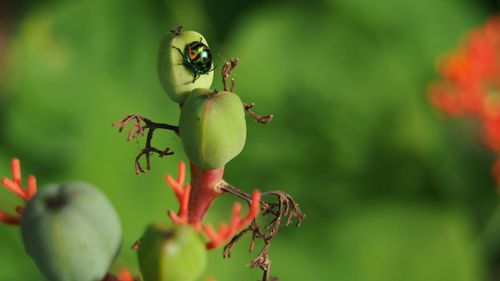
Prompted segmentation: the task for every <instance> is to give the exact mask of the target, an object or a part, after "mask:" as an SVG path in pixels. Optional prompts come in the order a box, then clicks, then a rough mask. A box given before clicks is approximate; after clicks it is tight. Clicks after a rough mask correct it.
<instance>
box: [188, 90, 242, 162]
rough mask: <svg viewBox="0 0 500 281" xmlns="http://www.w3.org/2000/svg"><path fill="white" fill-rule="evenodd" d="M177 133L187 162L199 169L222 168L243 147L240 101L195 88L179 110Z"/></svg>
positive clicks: (237, 98)
mask: <svg viewBox="0 0 500 281" xmlns="http://www.w3.org/2000/svg"><path fill="white" fill-rule="evenodd" d="M179 130H180V135H181V139H182V144H183V145H184V150H185V151H186V154H187V156H188V157H189V160H191V161H192V162H193V163H195V164H196V165H197V166H199V167H200V168H203V169H215V168H219V167H222V166H224V165H225V164H226V163H227V162H229V161H231V159H233V158H234V157H236V156H238V154H239V153H240V152H241V150H242V149H243V147H244V146H245V140H246V134H247V129H246V121H245V112H244V110H243V106H242V103H241V99H240V98H239V97H238V96H237V95H236V94H234V93H230V92H217V93H215V92H212V91H211V90H208V89H196V90H194V91H193V92H192V94H191V95H189V96H188V97H187V99H186V101H185V103H184V106H183V107H182V110H181V117H180V120H179Z"/></svg>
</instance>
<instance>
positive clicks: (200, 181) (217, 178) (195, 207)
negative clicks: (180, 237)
mask: <svg viewBox="0 0 500 281" xmlns="http://www.w3.org/2000/svg"><path fill="white" fill-rule="evenodd" d="M190 168H191V196H190V198H189V204H188V206H189V207H188V209H189V212H188V223H189V224H193V225H199V224H200V223H201V221H202V220H203V217H204V216H205V214H206V212H207V210H208V208H210V205H212V203H213V201H214V200H215V198H217V196H219V195H221V194H222V192H221V191H220V190H218V189H217V186H218V184H220V183H221V182H222V181H223V179H222V177H223V176H224V167H220V168H217V169H202V168H200V167H198V166H196V165H195V164H194V163H193V162H191V163H190Z"/></svg>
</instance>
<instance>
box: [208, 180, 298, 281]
mask: <svg viewBox="0 0 500 281" xmlns="http://www.w3.org/2000/svg"><path fill="white" fill-rule="evenodd" d="M218 188H219V189H220V190H221V191H223V192H226V193H230V194H233V195H235V196H237V197H238V198H240V199H242V200H244V201H246V202H247V204H249V205H250V204H251V203H252V197H251V195H250V194H248V193H246V192H243V191H241V190H240V189H238V188H236V187H234V186H231V185H229V184H227V183H226V182H223V183H221V185H219V186H218ZM265 196H272V197H275V198H276V199H277V202H276V201H275V202H266V201H265V200H261V201H260V209H261V211H262V216H267V215H272V216H274V218H273V219H272V221H271V222H270V223H269V224H267V225H266V226H265V227H261V226H259V224H258V223H257V221H256V220H255V219H254V220H253V221H252V223H251V224H250V225H249V226H248V227H247V228H245V229H243V230H242V231H241V232H240V233H238V234H236V235H235V236H234V237H233V238H232V239H231V241H229V243H228V244H227V245H226V246H225V247H224V251H223V257H224V258H228V257H231V252H232V249H233V247H234V245H235V244H236V243H237V242H238V241H239V240H240V239H241V238H242V237H243V236H244V235H245V234H246V233H248V232H251V233H252V242H251V244H250V249H249V250H250V252H253V250H254V246H255V240H256V239H262V240H263V242H264V246H263V247H262V249H261V250H260V252H259V254H258V255H257V257H255V258H254V259H253V260H252V262H251V263H250V266H251V267H252V268H255V267H258V268H260V269H261V270H262V271H263V276H262V281H270V280H277V279H276V278H273V277H270V275H269V274H270V270H271V260H270V259H269V247H270V245H271V240H272V239H273V238H274V236H276V234H277V233H278V231H279V228H280V225H281V222H282V219H283V218H285V217H286V219H287V220H286V225H289V224H290V223H291V222H292V219H293V218H295V220H296V226H297V227H298V226H300V224H301V223H302V221H303V220H304V218H305V215H304V214H303V213H302V211H301V210H300V208H299V204H298V203H296V202H295V200H294V199H293V198H292V197H291V196H290V195H289V194H287V193H285V192H283V191H268V192H263V193H262V197H263V198H264V197H265Z"/></svg>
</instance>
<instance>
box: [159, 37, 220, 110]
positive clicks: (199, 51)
mask: <svg viewBox="0 0 500 281" xmlns="http://www.w3.org/2000/svg"><path fill="white" fill-rule="evenodd" d="M212 66H213V63H212V56H211V53H210V49H209V48H208V43H207V41H206V40H205V38H204V37H203V36H202V35H201V34H200V33H198V32H195V31H184V32H180V33H179V34H178V35H176V34H173V33H169V34H166V35H165V36H164V37H163V39H162V40H161V42H160V49H159V52H158V66H157V68H158V78H159V79H160V83H161V85H162V87H163V90H164V91H165V92H166V93H167V94H168V96H169V97H170V98H171V99H172V100H173V101H174V102H177V103H180V104H182V103H183V102H184V100H185V98H186V96H187V95H188V94H189V93H190V92H191V91H192V90H194V89H196V88H210V86H211V85H212V81H213V78H214V72H213V71H212V70H213V68H212Z"/></svg>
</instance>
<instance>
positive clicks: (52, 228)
mask: <svg viewBox="0 0 500 281" xmlns="http://www.w3.org/2000/svg"><path fill="white" fill-rule="evenodd" d="M21 234H22V238H23V243H24V246H25V248H26V251H27V252H28V254H29V255H30V256H31V257H32V259H33V260H34V261H35V264H36V265H37V266H38V268H39V269H40V271H41V272H42V273H43V274H44V275H45V277H46V278H47V279H48V280H51V281H69V280H70V281H96V280H102V278H103V277H104V276H105V275H106V273H107V271H108V269H109V267H110V266H111V264H112V262H113V261H114V259H115V257H116V255H117V254H118V251H119V249H120V245H121V225H120V220H119V218H118V215H117V213H116V211H115V210H114V208H113V206H112V205H111V203H110V202H109V200H108V199H107V198H106V197H105V196H104V194H102V193H101V192H100V191H98V190H97V189H96V188H94V187H93V186H91V185H89V184H87V183H82V182H73V183H68V184H62V185H58V184H52V185H48V186H46V187H42V188H41V189H40V190H39V191H38V193H37V194H36V195H35V196H34V197H33V198H32V199H31V200H30V201H29V202H28V204H27V205H26V208H25V210H24V213H23V217H22V220H21Z"/></svg>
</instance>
